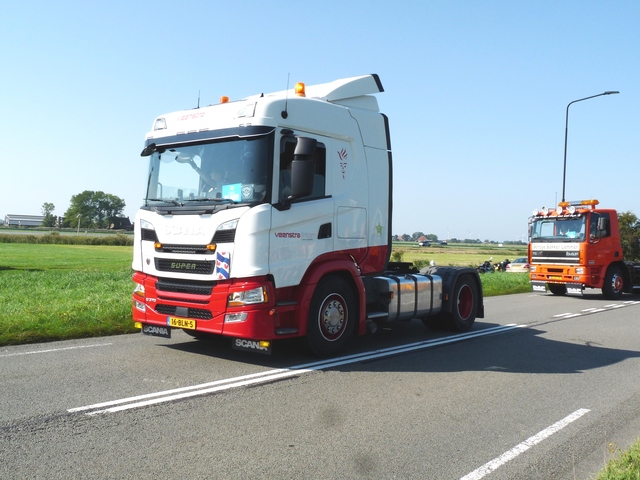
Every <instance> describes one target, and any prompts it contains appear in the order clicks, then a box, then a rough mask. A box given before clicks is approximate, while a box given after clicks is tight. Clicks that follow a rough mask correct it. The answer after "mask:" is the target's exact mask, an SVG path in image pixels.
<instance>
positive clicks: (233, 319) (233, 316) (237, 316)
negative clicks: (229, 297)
mask: <svg viewBox="0 0 640 480" xmlns="http://www.w3.org/2000/svg"><path fill="white" fill-rule="evenodd" d="M246 319H247V313H246V312H242V313H227V314H226V315H225V316H224V323H238V322H244V321H245V320H246Z"/></svg>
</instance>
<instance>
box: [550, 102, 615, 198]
mask: <svg viewBox="0 0 640 480" xmlns="http://www.w3.org/2000/svg"><path fill="white" fill-rule="evenodd" d="M616 93H620V92H617V91H615V92H614V91H609V90H607V91H606V92H603V93H599V94H598V95H591V96H590V97H585V98H580V99H578V100H574V101H573V102H569V104H568V105H567V115H566V120H565V125H564V169H563V171H562V201H563V202H564V183H565V179H566V177H567V133H568V131H569V107H570V106H571V104H572V103H576V102H581V101H583V100H589V99H590V98H596V97H601V96H603V95H614V94H616Z"/></svg>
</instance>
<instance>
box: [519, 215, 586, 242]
mask: <svg viewBox="0 0 640 480" xmlns="http://www.w3.org/2000/svg"><path fill="white" fill-rule="evenodd" d="M584 239H585V217H584V216H583V215H573V216H570V217H543V218H536V219H534V220H533V223H532V225H531V240H532V241H537V242H567V241H576V240H584Z"/></svg>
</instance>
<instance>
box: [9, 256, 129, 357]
mask: <svg viewBox="0 0 640 480" xmlns="http://www.w3.org/2000/svg"><path fill="white" fill-rule="evenodd" d="M131 289H132V282H131V247H112V246H93V245H91V246H84V245H42V244H24V243H20V244H18V243H8V244H0V305H2V311H1V312H0V345H15V344H20V343H32V342H45V341H50V340H63V339H68V338H80V337H91V336H101V335H112V334H119V333H127V332H133V331H135V330H134V328H133V325H132V322H131Z"/></svg>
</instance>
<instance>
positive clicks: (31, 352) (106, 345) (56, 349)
mask: <svg viewBox="0 0 640 480" xmlns="http://www.w3.org/2000/svg"><path fill="white" fill-rule="evenodd" d="M109 345H113V343H96V344H94V345H78V346H76V347H64V348H49V349H47V350H31V351H29V352H17V353H7V354H4V355H0V358H4V357H18V356H21V355H35V354H37V353H51V352H64V351H66V350H77V349H80V348H96V347H108V346H109Z"/></svg>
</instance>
